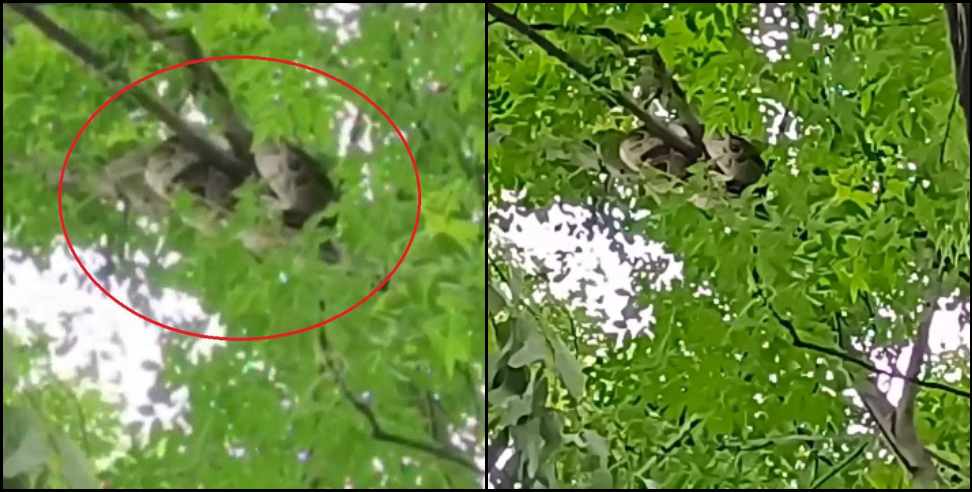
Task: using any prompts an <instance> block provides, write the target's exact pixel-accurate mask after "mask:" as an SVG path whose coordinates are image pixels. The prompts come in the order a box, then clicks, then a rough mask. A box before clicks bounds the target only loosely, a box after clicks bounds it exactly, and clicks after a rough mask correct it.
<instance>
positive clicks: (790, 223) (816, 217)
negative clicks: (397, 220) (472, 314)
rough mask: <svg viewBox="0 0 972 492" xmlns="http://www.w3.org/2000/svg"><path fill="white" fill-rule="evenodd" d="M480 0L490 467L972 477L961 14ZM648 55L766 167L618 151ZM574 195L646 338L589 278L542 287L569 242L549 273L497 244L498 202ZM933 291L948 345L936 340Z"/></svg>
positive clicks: (780, 483)
mask: <svg viewBox="0 0 972 492" xmlns="http://www.w3.org/2000/svg"><path fill="white" fill-rule="evenodd" d="M486 9H487V24H488V26H489V27H488V30H487V36H488V41H487V47H488V64H487V66H488V81H489V82H488V87H487V94H488V101H487V112H488V122H487V132H488V139H489V159H488V176H489V179H488V194H489V197H490V200H489V203H490V207H491V211H490V216H489V225H490V231H491V237H490V242H489V244H490V245H489V248H488V251H489V263H490V266H489V268H488V270H489V276H488V283H489V285H488V296H489V302H488V310H489V320H488V323H489V330H488V349H487V358H488V362H487V365H488V371H487V400H488V414H489V426H488V439H489V446H488V450H487V466H488V470H489V474H490V483H491V486H495V487H497V488H512V487H514V486H522V487H529V488H546V487H598V488H601V487H619V488H655V487H665V488H683V487H684V488H689V487H706V488H708V487H719V488H725V487H735V488H743V487H785V488H817V487H826V488H856V487H875V488H900V487H911V486H941V487H955V488H968V487H969V417H970V415H969V352H968V330H969V315H968V312H969V307H968V306H969V305H968V298H969V254H970V253H969V251H970V243H969V236H970V231H969V143H968V127H967V122H966V121H965V115H964V114H963V111H962V108H963V103H964V101H961V99H962V98H960V96H959V92H960V91H959V87H958V86H957V83H959V82H961V81H962V80H963V77H962V71H964V74H965V75H964V80H965V81H966V82H965V84H966V85H967V80H968V75H967V70H968V66H967V63H963V62H962V61H963V60H967V58H968V57H967V56H965V55H966V54H967V53H964V49H963V48H962V46H964V45H965V44H967V32H966V30H967V27H965V23H964V20H962V19H964V16H965V13H964V12H960V13H956V12H955V11H954V10H953V11H951V12H949V14H948V16H946V12H945V11H946V9H945V8H943V6H942V5H941V4H920V5H919V4H623V3H610V4H597V5H595V4H557V5H553V4H526V3H517V4H488V5H487V7H486ZM949 19H951V20H949ZM958 21H960V22H958ZM950 24H951V25H952V26H953V30H952V31H950V27H949V26H950ZM956 25H957V26H958V27H959V29H960V31H954V26H956ZM963 38H964V39H966V41H964V42H962V41H961V40H962V39H963ZM953 47H954V48H955V49H956V50H960V51H961V53H956V54H953ZM649 65H651V66H655V67H660V71H661V73H662V74H663V75H664V77H663V78H662V79H660V80H662V83H664V84H667V85H669V86H671V87H677V89H678V91H679V92H680V93H681V94H684V97H685V100H686V101H687V102H688V105H689V106H690V107H691V108H692V110H693V111H694V112H695V115H696V116H697V117H698V120H699V121H700V122H701V123H702V125H704V131H705V136H706V137H710V136H713V135H726V134H731V135H736V136H739V137H740V138H742V139H745V140H746V141H748V142H751V143H753V144H754V145H755V147H756V148H758V149H759V151H760V155H761V158H762V160H763V161H764V162H765V163H766V164H767V171H766V172H765V174H764V175H763V176H762V177H761V178H760V180H759V181H758V182H757V183H756V185H754V186H752V187H749V188H747V189H745V190H744V191H743V192H742V193H740V194H733V193H727V192H726V189H725V187H723V186H721V182H720V181H719V179H720V178H719V177H718V176H715V175H713V173H711V172H708V173H707V172H704V167H703V166H704V165H703V164H699V165H697V167H693V168H690V169H693V170H695V171H696V172H694V173H692V175H691V176H690V177H688V178H687V179H685V180H678V181H677V182H676V181H673V180H672V179H671V178H670V177H668V176H657V175H656V174H658V173H646V174H644V175H640V176H639V175H635V176H634V177H631V176H621V177H619V176H618V175H617V173H616V172H615V170H612V169H611V167H610V166H609V165H608V164H609V162H607V161H609V160H610V159H612V156H611V155H607V153H605V152H603V150H604V149H605V148H609V146H608V145H605V142H607V141H608V140H607V137H606V135H611V134H619V133H624V132H628V131H631V130H632V129H634V128H638V127H641V126H644V127H646V128H648V129H649V130H654V129H655V127H659V128H661V126H660V125H655V126H654V127H653V126H652V124H651V123H650V121H648V119H650V118H653V117H654V116H655V115H653V114H646V111H645V110H644V109H643V108H641V107H638V106H637V105H636V104H633V103H632V101H631V98H630V97H629V95H630V93H631V91H632V88H633V87H634V86H635V85H636V84H637V83H638V80H639V79H638V77H639V75H640V74H641V73H642V71H643V70H644V68H645V67H646V66H649ZM656 70H658V69H657V68H656ZM963 90H965V91H967V90H968V88H967V87H965V88H964V89H963ZM966 94H967V92H966ZM964 97H966V98H967V96H964ZM662 140H663V141H664V142H665V143H666V144H669V143H671V144H672V147H675V148H678V145H677V142H671V141H670V140H668V139H666V138H662ZM615 147H616V146H615ZM680 150H684V149H680ZM687 150H690V149H687ZM615 159H616V158H615ZM703 160H704V158H703ZM700 171H702V172H700ZM511 196H512V197H514V198H509V197H511ZM566 206H572V207H576V208H575V209H574V210H575V212H574V213H573V216H574V217H575V219H576V220H574V221H573V222H569V221H568V222H567V224H569V225H568V227H569V230H570V231H571V233H572V234H574V235H575V237H576V238H577V239H578V241H579V242H583V241H585V240H589V238H590V237H592V236H593V235H594V234H595V233H598V234H601V233H603V234H606V235H607V237H608V238H609V240H610V241H612V244H611V246H610V254H615V255H617V256H618V257H619V258H621V261H626V262H628V263H629V264H630V265H631V267H632V269H633V270H634V271H635V277H634V279H633V280H632V281H631V282H632V286H631V289H629V290H630V291H631V292H632V293H631V294H630V297H631V299H630V303H631V305H630V306H629V307H633V308H634V309H636V310H641V309H642V308H645V307H650V308H651V323H650V327H649V331H650V333H649V334H646V335H644V336H639V337H636V338H634V339H629V340H623V341H622V342H623V343H618V344H613V343H611V342H610V340H608V339H606V337H605V336H604V334H603V333H602V330H601V329H600V328H599V325H600V323H601V322H602V321H603V320H600V319H598V318H597V317H596V316H594V315H592V314H591V312H592V310H591V309H583V308H584V307H585V306H587V307H589V306H591V305H593V304H595V303H596V301H595V300H594V299H593V298H592V297H591V296H589V295H588V294H585V292H586V291H585V288H586V287H587V286H589V285H590V283H589V284H586V285H585V284H583V283H581V285H578V286H575V288H574V289H573V291H572V295H571V296H570V299H565V298H563V297H560V298H557V297H555V296H552V295H549V292H550V291H551V289H550V288H549V286H550V285H551V283H552V282H555V281H556V279H559V278H564V277H565V276H566V273H565V271H567V270H570V269H571V268H572V267H573V266H574V265H577V267H578V268H580V265H581V264H582V262H581V253H577V254H575V252H574V251H571V250H566V251H563V252H561V253H559V255H558V256H557V260H556V261H555V262H554V263H559V264H558V265H557V266H556V267H554V268H553V271H551V270H549V269H545V268H544V267H535V265H534V263H540V261H539V260H537V261H536V262H531V258H527V259H526V260H525V261H524V260H523V259H518V256H517V255H515V254H512V253H511V252H510V251H511V250H515V249H516V247H517V245H516V244H504V243H501V242H500V241H498V240H495V239H494V238H493V235H492V231H500V230H502V229H503V228H505V227H507V226H508V224H509V221H508V218H507V216H506V215H504V213H505V212H510V211H511V212H512V213H514V214H523V213H528V212H531V211H532V212H533V213H536V215H537V220H538V221H540V222H541V223H544V221H547V220H549V219H548V218H547V215H546V214H547V212H548V211H550V210H553V209H555V208H558V207H566ZM577 209H582V210H586V212H585V214H586V215H585V214H578V213H577V212H576V210H577ZM565 214H566V212H565ZM561 225H562V224H560V225H557V226H556V228H557V229H560V227H561ZM552 227H553V226H552ZM545 230H546V229H545ZM575 231H576V232H575ZM545 233H547V234H549V232H545ZM634 238H648V239H650V240H653V241H658V242H660V243H662V244H663V245H664V247H665V249H666V250H667V251H669V252H671V253H672V254H673V255H674V256H675V257H676V258H677V259H678V260H679V261H680V262H681V265H682V267H683V268H682V270H681V272H680V273H681V278H680V279H678V280H676V281H675V282H673V283H672V284H671V285H660V284H658V283H657V282H655V281H654V280H655V279H657V275H659V274H660V273H661V272H663V271H664V270H665V269H666V267H667V266H668V263H667V262H663V261H659V258H655V257H647V258H646V257H632V256H631V255H630V254H626V251H631V250H632V244H634V242H633V240H634ZM577 250H578V251H580V248H577ZM605 254H608V253H605ZM558 268H559V269H558ZM601 273H602V274H603V272H601ZM617 281H618V279H612V282H617ZM591 283H593V282H591ZM611 285H617V284H614V283H611ZM624 285H627V284H624ZM544 293H547V295H544ZM942 299H950V300H951V301H950V302H948V303H944V304H942V305H940V304H939V302H940V300H942ZM955 299H957V301H955ZM946 304H947V305H946ZM941 306H945V308H944V309H943V308H942V307H941ZM629 307H626V308H625V312H627V310H628V309H629ZM939 309H941V311H942V312H950V313H951V316H957V322H954V321H953V322H952V323H946V325H947V326H948V328H946V329H947V330H948V333H949V335H948V336H950V337H954V338H959V337H964V342H963V343H962V344H960V345H959V348H957V349H954V347H953V350H948V351H941V350H940V348H939V347H930V346H929V345H930V343H929V330H930V325H931V313H932V312H934V311H936V310H939ZM951 319H952V320H955V319H956V318H954V317H953V318H951ZM891 379H893V381H891ZM889 384H891V385H892V386H894V387H895V388H897V389H896V390H895V391H893V392H889V391H888V385H889ZM897 391H900V399H899V400H895V398H897V396H896V395H895V396H891V394H890V393H895V392H897ZM886 393H888V395H887V396H886Z"/></svg>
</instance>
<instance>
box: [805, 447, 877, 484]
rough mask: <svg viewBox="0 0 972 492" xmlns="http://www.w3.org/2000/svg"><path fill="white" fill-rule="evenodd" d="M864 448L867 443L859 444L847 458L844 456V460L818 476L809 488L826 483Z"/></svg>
mask: <svg viewBox="0 0 972 492" xmlns="http://www.w3.org/2000/svg"><path fill="white" fill-rule="evenodd" d="M865 449H867V443H864V444H861V445H860V446H859V447H858V448H857V450H856V451H854V452H853V453H851V455H850V456H848V457H847V458H844V461H841V462H840V463H838V464H837V466H835V467H833V468H831V469H830V471H829V472H827V474H826V475H824V476H822V477H820V480H817V482H816V483H814V484H813V485H811V486H810V488H811V489H816V488H820V486H821V485H823V484H824V483H826V482H827V480H830V479H831V478H833V477H834V475H837V474H838V473H840V471H841V470H843V469H844V468H847V465H849V464H851V462H853V461H854V460H855V459H857V457H858V456H860V455H861V454H862V453H863V452H864V450H865Z"/></svg>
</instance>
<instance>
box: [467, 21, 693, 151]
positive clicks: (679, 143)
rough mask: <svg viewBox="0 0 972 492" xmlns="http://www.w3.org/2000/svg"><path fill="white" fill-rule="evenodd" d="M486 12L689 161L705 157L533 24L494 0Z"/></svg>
mask: <svg viewBox="0 0 972 492" xmlns="http://www.w3.org/2000/svg"><path fill="white" fill-rule="evenodd" d="M486 12H488V13H489V14H490V15H492V16H493V18H494V19H495V20H497V21H499V22H501V23H503V24H505V25H507V26H509V27H510V28H512V29H513V30H515V31H517V32H519V33H520V34H522V35H524V36H526V37H527V38H528V39H529V40H530V41H532V42H533V43H534V44H536V45H537V46H539V47H540V48H541V49H543V50H544V51H545V52H547V54H548V55H550V56H552V57H554V58H556V59H557V60H559V61H560V62H561V63H563V64H564V65H567V67H568V68H570V69H571V70H573V71H574V72H575V73H577V74H578V75H580V76H581V77H583V78H584V79H585V80H586V81H587V83H588V84H589V85H590V86H591V87H593V88H594V89H596V90H597V92H599V93H600V94H601V95H602V96H603V97H604V98H605V99H607V100H609V101H610V102H612V103H614V104H618V105H620V106H621V107H623V108H624V109H626V110H628V111H629V112H630V113H631V114H633V115H634V116H636V117H637V118H638V119H639V120H641V121H642V123H643V124H644V125H645V128H647V129H648V131H649V132H651V133H652V134H653V135H654V136H656V137H657V138H659V139H660V140H661V141H662V142H664V143H665V144H666V145H668V146H670V147H672V148H674V149H677V150H678V151H679V152H681V153H682V154H684V155H685V156H686V157H687V158H688V159H689V160H690V161H696V160H698V159H699V158H700V157H701V156H702V150H701V149H699V148H698V147H697V146H696V145H693V144H692V143H691V142H689V141H687V140H684V139H682V138H679V136H678V135H676V134H674V133H673V132H672V131H670V130H669V129H668V127H667V126H666V125H664V124H662V123H661V122H659V121H658V120H657V119H656V118H655V117H654V116H652V115H650V114H648V112H647V111H645V110H644V109H642V108H641V107H639V106H638V103H636V102H635V101H634V100H633V99H631V98H630V97H629V96H627V95H626V94H623V93H621V92H619V91H616V90H614V89H612V88H611V87H610V85H608V84H607V83H606V82H604V81H603V80H601V79H599V78H597V76H598V75H599V74H597V73H595V72H594V70H593V69H591V68H590V67H588V66H586V65H584V64H583V63H581V62H580V61H578V60H577V59H576V58H574V57H572V56H570V54H568V53H567V52H566V51H564V50H563V49H561V48H559V47H557V46H556V45H554V44H553V43H552V42H550V40H548V39H547V38H545V37H544V36H542V35H541V34H539V33H538V32H536V31H535V30H534V29H531V28H530V26H528V25H527V24H525V23H524V22H523V21H521V20H520V19H518V18H516V16H514V15H512V14H510V13H509V12H507V11H505V10H503V9H501V8H499V7H497V6H496V5H494V4H491V3H487V4H486Z"/></svg>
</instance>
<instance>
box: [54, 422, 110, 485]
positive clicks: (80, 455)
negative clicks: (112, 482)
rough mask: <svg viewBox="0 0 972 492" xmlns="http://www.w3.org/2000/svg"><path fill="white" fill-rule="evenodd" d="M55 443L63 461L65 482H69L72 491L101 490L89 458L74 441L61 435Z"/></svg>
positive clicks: (62, 470) (62, 468)
mask: <svg viewBox="0 0 972 492" xmlns="http://www.w3.org/2000/svg"><path fill="white" fill-rule="evenodd" d="M54 442H55V445H56V446H57V452H58V455H59V457H60V461H61V472H62V473H63V474H64V481H65V482H67V485H68V487H70V488H72V489H98V488H101V484H100V483H99V482H98V479H97V478H96V477H95V474H94V470H93V469H92V466H91V463H89V461H88V457H87V456H85V454H84V452H83V451H81V448H79V447H78V445H77V444H75V443H74V441H72V440H71V439H70V438H68V437H67V436H65V435H63V434H61V435H58V436H57V437H56V438H55V440H54Z"/></svg>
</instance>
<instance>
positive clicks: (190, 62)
mask: <svg viewBox="0 0 972 492" xmlns="http://www.w3.org/2000/svg"><path fill="white" fill-rule="evenodd" d="M220 60H261V61H268V62H275V63H283V64H286V65H291V66H294V67H298V68H303V69H304V70H307V71H310V72H314V73H316V74H318V75H322V76H324V77H327V78H328V79H330V80H333V81H334V82H337V83H338V84H341V86H343V87H344V88H346V89H348V90H350V91H351V92H354V93H355V94H356V95H357V96H358V97H360V98H362V99H364V100H365V102H367V103H368V104H370V105H371V107H373V108H375V110H377V111H378V113H380V114H381V116H382V117H384V118H385V121H387V122H388V124H390V125H391V126H392V128H394V129H395V133H396V134H397V135H398V139H399V140H401V141H402V144H403V145H404V146H405V151H406V152H407V153H408V157H409V159H410V160H411V161H412V170H413V171H414V173H415V188H416V190H417V196H418V198H417V200H416V206H415V225H414V226H413V227H412V234H411V235H410V237H409V238H408V244H406V245H405V250H404V251H402V255H401V256H400V257H399V258H398V261H397V262H395V266H394V267H392V269H391V270H390V271H389V272H388V275H386V276H385V277H384V278H382V280H381V282H380V283H379V284H378V285H377V286H375V287H374V288H373V289H371V291H370V292H368V293H367V294H365V295H364V296H363V297H362V298H361V299H358V301H357V302H355V303H354V304H352V305H351V306H349V307H347V308H345V309H344V310H343V311H341V312H339V313H337V314H335V315H333V316H331V317H329V318H326V319H324V320H323V321H320V322H318V323H315V324H313V325H310V326H306V327H303V328H296V329H293V330H290V331H286V332H283V333H277V334H274V335H262V336H252V337H223V336H217V335H207V334H203V333H197V332H194V331H189V330H183V329H181V328H177V327H175V326H170V325H167V324H165V323H162V322H160V321H157V320H155V319H152V318H150V317H148V316H146V315H144V314H142V313H140V312H138V311H137V310H135V309H133V308H131V307H130V306H128V305H127V304H125V303H124V302H121V301H120V300H118V298H116V297H115V296H113V295H112V294H111V292H109V291H108V289H106V288H105V287H104V286H103V285H101V283H100V282H98V280H97V279H96V278H95V277H94V276H93V275H91V272H89V271H88V269H87V268H86V267H85V266H84V262H82V261H81V257H80V256H78V253H77V251H75V250H74V244H73V243H72V242H71V237H70V235H69V234H68V230H67V225H66V224H65V223H64V209H63V200H62V194H63V191H64V176H65V173H66V172H67V166H68V162H69V161H70V160H71V154H72V153H73V152H74V147H75V146H76V145H77V144H78V141H79V140H80V139H81V136H82V135H83V134H84V132H85V131H87V129H88V126H89V125H91V122H92V121H94V119H95V117H97V116H98V114H99V113H101V111H102V110H104V109H105V108H106V107H108V105H109V104H111V103H113V102H115V101H116V100H117V99H118V98H119V97H121V96H122V95H123V94H125V93H126V92H128V91H129V90H131V89H132V88H134V87H136V86H138V85H139V84H141V83H142V82H145V81H146V80H149V79H151V78H153V77H155V76H158V75H161V74H163V73H166V72H170V71H172V70H176V69H179V68H183V67H187V66H189V65H195V64H197V63H206V62H210V61H220ZM421 214H422V181H421V177H420V176H419V168H418V162H417V161H416V160H415V155H414V154H412V147H411V146H409V145H408V139H406V138H405V135H404V134H403V133H402V130H401V129H400V128H399V127H398V125H396V124H395V122H394V121H393V120H392V118H391V116H389V115H388V113H386V112H385V110H383V109H382V108H381V106H379V105H378V104H377V103H376V102H374V101H373V100H372V99H371V98H370V97H368V95H367V94H365V93H364V92H362V91H361V90H359V89H358V88H357V87H355V86H353V85H351V84H349V83H348V82H345V81H344V80H342V79H340V78H338V77H336V76H334V75H331V74H330V73H328V72H325V71H323V70H320V69H318V68H314V67H311V66H309V65H305V64H303V63H300V62H295V61H292V60H285V59H282V58H272V57H266V56H257V55H220V56H209V57H206V58H197V59H193V60H187V61H184V62H182V63H178V64H175V65H172V66H169V67H165V68H161V69H159V70H156V71H155V72H152V73H150V74H148V75H146V76H144V77H142V78H140V79H137V80H135V81H133V82H131V83H129V84H128V85H126V86H125V87H123V88H122V89H121V90H119V91H118V92H116V93H115V94H113V95H112V96H111V97H109V98H108V100H106V101H105V102H104V103H103V104H102V105H101V106H99V107H98V109H96V110H95V111H94V112H93V113H91V116H89V117H88V119H87V121H85V122H84V125H82V126H81V129H80V130H78V133H77V135H75V137H74V140H72V141H71V147H70V148H68V151H67V154H66V155H65V156H64V164H63V165H62V166H61V174H60V177H59V178H58V182H57V215H58V217H59V218H60V222H61V232H62V233H63V234H64V239H65V241H67V245H68V249H69V250H70V251H71V255H72V256H74V260H75V261H76V262H77V264H78V266H80V267H81V270H82V271H83V272H84V274H85V275H86V276H87V277H88V279H90V280H91V281H92V282H94V284H95V286H96V287H98V290H100V291H101V292H102V293H103V294H104V295H106V296H108V298H109V299H111V300H112V301H114V302H115V304H118V305H119V306H121V307H122V308H123V309H125V310H126V311H128V312H130V313H132V314H134V315H135V316H137V317H139V318H141V319H142V320H144V321H147V322H149V323H152V324H154V325H156V326H158V327H161V328H163V329H166V330H169V331H172V332H175V333H179V334H182V335H188V336H191V337H195V338H202V339H208V340H222V341H226V342H254V341H261V340H272V339H275V338H283V337H287V336H291V335H299V334H301V333H305V332H308V331H311V330H313V329H316V328H320V327H322V326H324V325H326V324H328V323H330V322H332V321H335V320H337V319H339V318H341V317H342V316H344V315H346V314H348V313H350V312H351V311H353V310H355V309H357V308H358V307H360V306H361V305H362V304H364V303H365V302H367V301H368V300H369V299H371V298H372V297H373V296H374V295H375V294H376V293H377V292H378V291H379V290H381V289H382V288H383V287H384V286H385V285H387V284H388V282H389V281H390V280H391V278H392V276H394V275H395V273H397V272H398V269H399V268H400V267H401V265H402V262H404V261H405V257H406V256H407V255H408V252H409V251H410V250H411V249H412V243H413V242H414V241H415V235H416V233H417V232H418V227H419V218H420V216H421Z"/></svg>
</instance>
